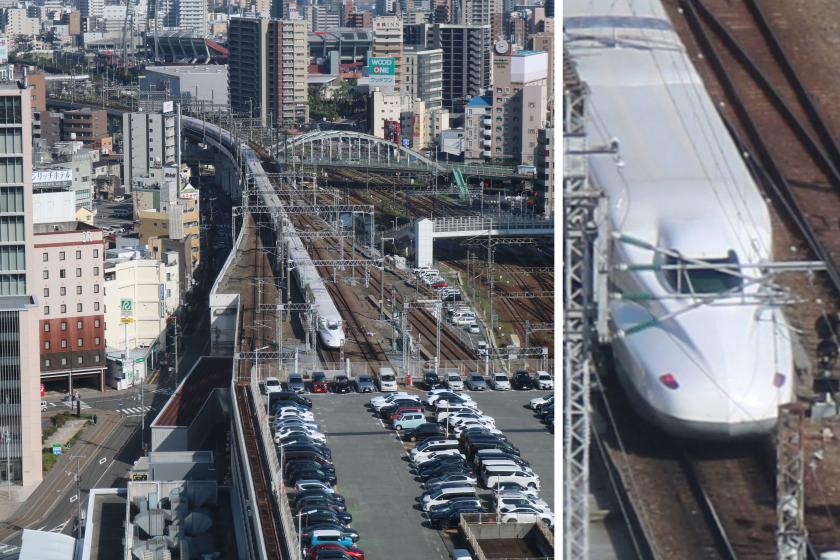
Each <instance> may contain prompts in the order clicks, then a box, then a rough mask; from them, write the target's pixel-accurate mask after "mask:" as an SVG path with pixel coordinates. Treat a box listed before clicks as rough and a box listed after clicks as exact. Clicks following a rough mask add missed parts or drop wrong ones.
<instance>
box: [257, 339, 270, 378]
mask: <svg viewBox="0 0 840 560" xmlns="http://www.w3.org/2000/svg"><path fill="white" fill-rule="evenodd" d="M263 350H268V346H263V347H262V348H257V349H256V350H254V356H255V359H256V364H255V365H254V368H255V369H256V370H257V379H259V377H260V352H262V351H263Z"/></svg>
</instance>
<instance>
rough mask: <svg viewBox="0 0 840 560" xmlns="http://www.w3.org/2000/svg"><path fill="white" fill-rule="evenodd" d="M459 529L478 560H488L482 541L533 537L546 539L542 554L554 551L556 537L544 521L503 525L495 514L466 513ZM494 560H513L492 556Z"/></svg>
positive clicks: (538, 558) (543, 559) (531, 559)
mask: <svg viewBox="0 0 840 560" xmlns="http://www.w3.org/2000/svg"><path fill="white" fill-rule="evenodd" d="M458 529H459V530H460V531H461V534H462V535H464V539H465V540H466V541H467V544H468V545H469V547H470V550H472V552H473V554H474V555H475V558H476V560H488V556H487V552H486V551H485V550H484V548H483V547H482V546H481V541H487V540H494V541H495V540H505V539H525V538H526V537H527V536H529V535H530V536H531V537H532V538H535V539H544V540H545V543H544V545H547V546H540V552H542V553H546V552H549V553H550V552H551V551H553V549H554V535H553V534H552V532H551V530H550V529H549V528H548V527H547V526H546V525H545V523H543V522H542V521H537V522H536V523H502V522H501V521H500V519H499V516H498V515H497V514H495V513H465V514H461V520H460V522H459V524H458ZM489 558H490V559H492V560H513V558H510V559H508V558H507V557H503V556H499V555H497V554H492V555H491V556H490V557H489ZM551 558H554V556H529V557H523V556H517V557H516V560H549V559H551Z"/></svg>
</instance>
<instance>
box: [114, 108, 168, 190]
mask: <svg viewBox="0 0 840 560" xmlns="http://www.w3.org/2000/svg"><path fill="white" fill-rule="evenodd" d="M175 120H176V116H175V114H174V113H172V112H166V113H163V112H161V113H150V112H137V113H124V114H123V181H124V183H123V185H124V188H125V190H126V191H127V192H128V191H129V189H130V188H131V184H132V181H133V179H134V178H135V177H140V176H148V175H149V170H150V169H151V168H154V167H161V166H167V165H175V164H176V161H177V157H178V154H177V150H178V149H179V142H178V141H177V138H176V135H175Z"/></svg>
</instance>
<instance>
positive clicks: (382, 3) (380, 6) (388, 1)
mask: <svg viewBox="0 0 840 560" xmlns="http://www.w3.org/2000/svg"><path fill="white" fill-rule="evenodd" d="M396 1H397V0H376V15H378V16H387V15H391V14H393V13H394V9H395V4H396Z"/></svg>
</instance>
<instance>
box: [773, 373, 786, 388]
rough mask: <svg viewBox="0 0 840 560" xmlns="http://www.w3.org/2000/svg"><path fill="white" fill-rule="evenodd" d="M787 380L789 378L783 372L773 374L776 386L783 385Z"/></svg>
mask: <svg viewBox="0 0 840 560" xmlns="http://www.w3.org/2000/svg"><path fill="white" fill-rule="evenodd" d="M785 381H787V378H786V377H785V375H784V374H783V373H776V374H774V375H773V386H774V387H781V386H782V385H784V384H785Z"/></svg>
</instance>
